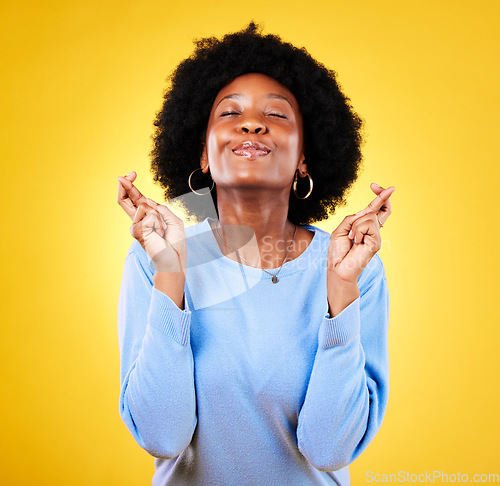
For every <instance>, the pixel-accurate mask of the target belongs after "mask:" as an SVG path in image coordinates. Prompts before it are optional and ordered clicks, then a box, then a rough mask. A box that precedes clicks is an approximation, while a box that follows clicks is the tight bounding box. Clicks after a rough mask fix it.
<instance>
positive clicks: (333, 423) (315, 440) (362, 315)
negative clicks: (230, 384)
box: [297, 254, 389, 471]
mask: <svg viewBox="0 0 500 486" xmlns="http://www.w3.org/2000/svg"><path fill="white" fill-rule="evenodd" d="M358 286H359V289H360V295H359V297H358V298H357V299H356V300H355V301H354V302H352V303H351V304H350V305H348V306H347V307H346V308H345V309H344V310H343V311H342V312H340V313H339V314H338V315H337V316H335V317H333V318H330V316H329V315H328V314H326V315H325V316H324V318H323V322H322V323H321V326H320V330H319V342H318V350H317V352H316V356H315V361H314V365H313V369H312V372H311V377H310V381H309V384H308V388H307V393H306V396H305V399H304V403H303V405H302V408H301V410H300V413H299V420H298V426H297V442H298V446H299V449H300V451H301V452H302V454H303V455H304V456H305V457H306V458H307V459H308V461H309V462H310V463H311V464H312V465H313V466H314V467H315V468H317V469H319V470H321V471H336V470H338V469H341V468H343V467H345V466H347V465H348V464H350V463H351V462H352V461H354V460H355V459H356V458H357V457H358V456H359V455H360V454H361V453H362V452H363V451H364V450H365V449H366V447H367V446H368V444H369V443H370V442H371V441H372V440H373V438H374V437H375V435H376V433H377V432H378V430H379V428H380V426H381V424H382V420H383V418H384V414H385V410H386V408H387V402H388V395H389V355H388V325H389V294H388V289H387V280H386V276H385V272H384V267H383V264H382V260H381V259H380V257H379V256H378V255H377V254H375V256H374V257H373V258H372V260H371V261H370V263H369V264H368V265H367V267H366V268H365V269H364V270H363V273H362V274H361V276H360V277H359V279H358Z"/></svg>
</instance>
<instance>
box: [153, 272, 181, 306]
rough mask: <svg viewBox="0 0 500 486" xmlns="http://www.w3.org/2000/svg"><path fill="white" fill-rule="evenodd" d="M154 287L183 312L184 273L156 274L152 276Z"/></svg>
mask: <svg viewBox="0 0 500 486" xmlns="http://www.w3.org/2000/svg"><path fill="white" fill-rule="evenodd" d="M153 282H154V287H155V288H156V289H158V290H159V291H160V292H163V293H164V294H165V295H168V296H169V297H170V298H171V299H172V300H173V301H174V303H175V305H177V307H178V308H179V309H180V310H184V284H185V282H186V277H185V275H184V272H160V271H158V272H156V273H155V274H154V276H153Z"/></svg>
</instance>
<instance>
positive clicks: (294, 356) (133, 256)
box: [118, 23, 394, 486]
mask: <svg viewBox="0 0 500 486" xmlns="http://www.w3.org/2000/svg"><path fill="white" fill-rule="evenodd" d="M155 125H156V127H157V131H156V135H155V138H154V142H155V145H154V149H153V170H154V172H155V180H158V181H160V182H161V183H162V184H163V186H164V187H165V188H166V196H167V198H172V197H177V196H180V195H182V194H184V192H188V191H189V190H190V189H191V190H192V191H193V192H194V193H195V194H200V191H199V186H195V187H193V185H194V184H193V181H194V176H195V175H198V174H199V171H201V172H202V173H203V174H205V175H206V177H207V178H208V180H210V184H211V185H210V186H209V187H211V192H210V193H209V194H210V196H209V195H200V196H199V197H200V198H205V199H201V200H204V201H207V204H206V206H207V207H210V205H211V204H209V203H211V202H212V201H213V202H214V203H215V204H216V207H217V213H218V214H217V215H218V218H211V217H205V219H204V220H203V221H202V222H201V223H198V224H196V225H193V226H190V227H187V228H184V224H183V222H182V220H180V219H179V218H178V217H177V216H176V215H174V214H173V213H172V212H171V211H170V210H169V209H168V207H167V206H166V205H160V204H158V203H156V202H154V201H152V200H151V199H148V198H146V197H144V196H143V195H142V194H141V193H140V192H139V191H138V189H137V188H136V187H135V186H134V185H133V181H134V180H135V177H136V174H135V173H134V172H132V173H130V174H128V175H127V176H125V177H119V178H118V180H119V191H118V202H119V204H120V205H121V207H122V208H123V209H124V210H125V211H126V213H127V214H128V215H129V216H130V217H131V219H132V222H133V223H132V226H131V229H130V230H131V233H132V235H133V236H134V238H136V241H134V242H133V244H132V245H131V247H130V250H129V252H128V254H127V257H126V260H125V268H124V273H123V277H122V285H121V290H120V301H119V309H118V320H119V338H120V354H121V395H120V413H121V416H122V418H123V420H124V422H125V424H126V425H127V427H128V428H129V430H130V432H131V433H132V435H133V436H134V438H135V439H136V441H137V442H138V443H139V444H140V445H141V446H142V447H143V448H144V449H146V450H147V451H148V452H149V453H150V454H151V455H153V456H154V457H155V458H156V459H155V475H154V478H153V484H154V485H166V484H174V485H182V484H186V485H187V484H189V485H195V484H200V485H208V484H217V485H238V486H240V485H261V484H262V485H268V484H279V485H322V484H338V485H347V484H349V471H348V467H347V466H348V464H349V463H350V462H352V461H353V460H354V459H356V458H357V457H358V456H359V455H360V454H361V452H362V451H363V450H364V449H365V448H366V447H367V445H368V444H369V443H370V441H371V440H372V439H373V437H374V436H375V434H376V433H377V431H378V429H379V428H380V425H381V422H382V419H383V416H384V413H385V409H386V406H387V399H388V350H387V328H388V315H389V314H388V313H389V307H388V304H389V301H388V292H387V282H386V278H385V273H384V269H383V265H382V262H381V260H380V257H379V256H378V255H377V254H376V253H377V251H378V250H379V248H380V244H381V239H380V227H382V225H383V224H384V223H385V221H386V220H387V218H388V217H389V215H390V213H391V206H390V201H389V197H390V195H391V194H392V192H393V191H394V188H393V187H390V188H387V189H383V188H381V187H379V186H376V185H375V184H372V190H373V192H374V193H375V194H376V197H375V198H374V199H373V201H372V202H371V203H370V204H369V205H368V206H367V207H366V208H365V209H363V210H361V211H359V212H358V213H356V214H354V215H350V216H347V217H346V218H345V219H344V220H343V221H342V223H341V224H340V226H339V227H338V228H337V229H336V230H335V231H334V232H333V233H332V234H331V235H330V234H328V233H326V232H324V231H322V230H320V229H318V228H316V227H314V226H311V225H310V224H309V223H310V222H312V221H315V220H320V219H324V218H326V217H327V216H328V213H329V212H331V211H332V210H333V209H334V208H335V206H336V205H338V204H339V203H341V202H343V197H344V194H345V192H346V190H347V189H348V187H349V186H350V185H351V184H352V182H353V181H354V180H355V178H356V175H357V170H358V166H359V162H360V160H361V154H360V150H359V147H360V144H361V136H360V130H361V120H360V119H359V117H358V116H357V115H356V114H355V113H354V111H353V110H352V108H351V107H350V104H349V101H348V99H347V98H346V97H345V96H344V95H343V94H342V92H341V91H340V89H339V87H338V85H337V83H336V80H335V73H334V72H332V71H329V70H327V69H326V68H325V67H324V66H322V65H321V64H319V63H317V62H316V61H314V60H313V59H312V58H311V57H310V55H309V54H308V53H307V52H306V51H305V50H303V49H300V50H299V49H296V48H295V47H293V46H291V45H290V44H287V43H284V42H282V41H281V39H279V38H278V37H276V36H270V35H268V36H262V35H261V34H259V33H258V32H257V28H256V26H255V24H253V23H251V24H250V25H249V26H248V27H247V29H246V30H244V31H242V32H238V33H236V34H231V35H227V36H225V37H224V38H223V39H222V40H216V39H213V38H210V39H204V40H203V41H199V42H198V45H197V49H196V51H195V53H194V55H193V56H191V58H189V59H187V60H185V61H184V62H183V63H181V64H180V65H179V67H178V68H177V70H176V71H175V73H174V74H173V77H172V87H171V89H170V90H169V91H167V92H166V94H165V100H164V105H163V108H162V110H161V111H160V112H159V114H158V116H157V119H156V122H155ZM209 175H210V177H209ZM313 181H314V183H313ZM188 188H190V189H188ZM188 209H189V208H188Z"/></svg>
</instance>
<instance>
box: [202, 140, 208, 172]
mask: <svg viewBox="0 0 500 486" xmlns="http://www.w3.org/2000/svg"><path fill="white" fill-rule="evenodd" d="M201 145H202V147H203V148H202V151H201V157H200V167H201V171H202V172H203V173H204V174H207V173H208V169H209V166H208V156H207V144H206V143H204V142H202V144H201Z"/></svg>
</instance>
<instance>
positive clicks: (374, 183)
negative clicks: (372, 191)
mask: <svg viewBox="0 0 500 486" xmlns="http://www.w3.org/2000/svg"><path fill="white" fill-rule="evenodd" d="M374 184H375V185H376V186H377V187H380V188H381V189H382V186H379V185H378V184H377V183H376V182H374Z"/></svg>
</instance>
